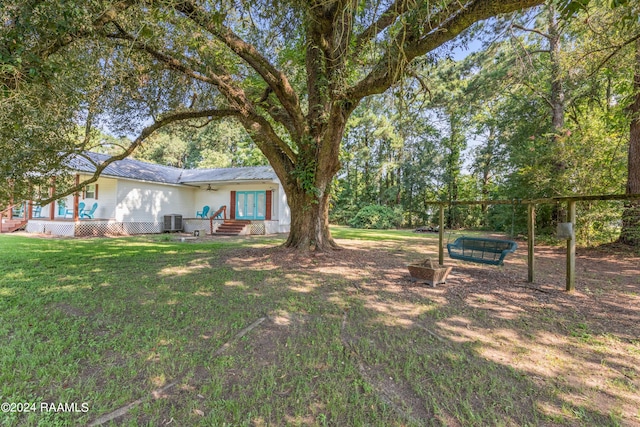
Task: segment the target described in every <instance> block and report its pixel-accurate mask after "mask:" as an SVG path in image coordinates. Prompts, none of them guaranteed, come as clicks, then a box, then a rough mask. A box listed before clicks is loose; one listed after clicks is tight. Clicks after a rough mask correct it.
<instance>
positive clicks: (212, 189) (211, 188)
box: [206, 184, 218, 191]
mask: <svg viewBox="0 0 640 427" xmlns="http://www.w3.org/2000/svg"><path fill="white" fill-rule="evenodd" d="M206 191H218V189H217V188H213V187H211V184H207V188H206Z"/></svg>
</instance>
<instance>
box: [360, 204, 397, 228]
mask: <svg viewBox="0 0 640 427" xmlns="http://www.w3.org/2000/svg"><path fill="white" fill-rule="evenodd" d="M401 223H402V213H401V212H399V211H398V210H394V209H391V208H390V207H388V206H380V205H369V206H365V207H363V208H362V209H360V211H358V213H357V214H356V216H354V217H353V218H352V219H351V220H350V221H349V226H351V227H353V228H373V229H377V230H384V229H387V228H396V227H398V226H399V225H400V224H401Z"/></svg>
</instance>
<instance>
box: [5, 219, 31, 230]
mask: <svg viewBox="0 0 640 427" xmlns="http://www.w3.org/2000/svg"><path fill="white" fill-rule="evenodd" d="M25 225H27V221H26V220H24V219H22V218H15V219H6V218H5V219H3V220H2V224H0V232H2V233H12V232H14V231H17V230H20V229H21V228H24V226H25Z"/></svg>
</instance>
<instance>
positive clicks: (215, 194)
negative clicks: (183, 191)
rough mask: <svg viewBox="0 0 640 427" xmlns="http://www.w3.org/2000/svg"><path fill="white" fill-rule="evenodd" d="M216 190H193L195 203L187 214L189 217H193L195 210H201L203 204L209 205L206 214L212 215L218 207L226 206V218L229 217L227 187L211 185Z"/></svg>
mask: <svg viewBox="0 0 640 427" xmlns="http://www.w3.org/2000/svg"><path fill="white" fill-rule="evenodd" d="M213 188H215V189H216V191H206V190H203V189H201V188H197V189H195V190H194V198H195V205H194V210H193V212H191V213H190V214H189V215H188V216H189V218H195V216H196V211H201V210H202V208H203V207H204V206H209V208H211V209H210V210H209V214H208V215H212V214H213V213H215V211H217V210H218V209H220V207H221V206H226V207H227V219H228V218H229V212H230V209H231V206H230V203H231V196H230V193H229V191H230V190H229V189H228V187H226V186H225V187H222V186H213Z"/></svg>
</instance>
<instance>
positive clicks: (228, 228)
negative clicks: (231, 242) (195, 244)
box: [215, 220, 251, 236]
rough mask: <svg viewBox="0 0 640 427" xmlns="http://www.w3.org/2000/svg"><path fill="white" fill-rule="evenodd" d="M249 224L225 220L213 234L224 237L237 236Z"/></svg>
mask: <svg viewBox="0 0 640 427" xmlns="http://www.w3.org/2000/svg"><path fill="white" fill-rule="evenodd" d="M249 224H251V221H240V220H225V221H224V222H223V223H222V224H220V225H219V226H218V228H216V231H215V234H218V235H224V236H237V235H239V234H240V233H242V231H243V230H244V228H245V227H246V226H247V225H249Z"/></svg>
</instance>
